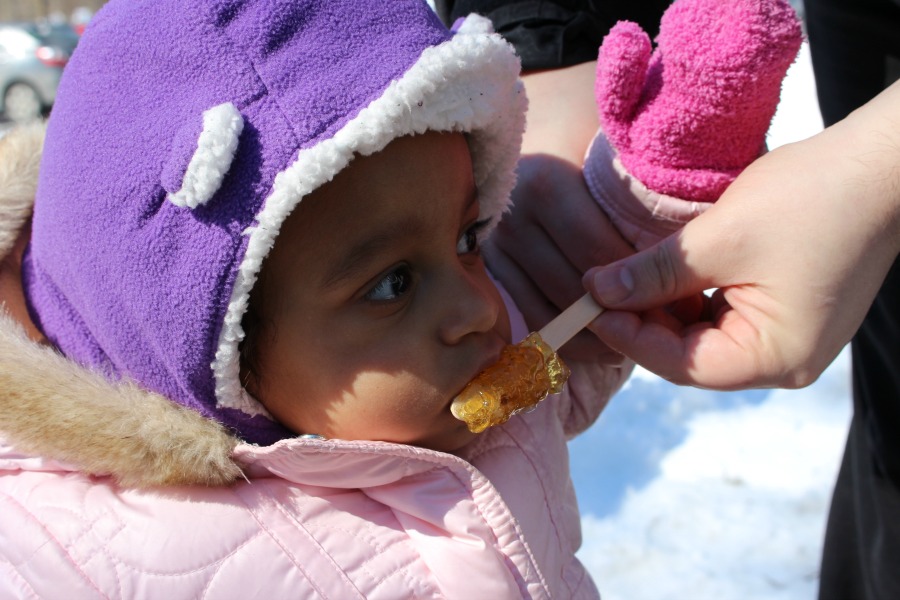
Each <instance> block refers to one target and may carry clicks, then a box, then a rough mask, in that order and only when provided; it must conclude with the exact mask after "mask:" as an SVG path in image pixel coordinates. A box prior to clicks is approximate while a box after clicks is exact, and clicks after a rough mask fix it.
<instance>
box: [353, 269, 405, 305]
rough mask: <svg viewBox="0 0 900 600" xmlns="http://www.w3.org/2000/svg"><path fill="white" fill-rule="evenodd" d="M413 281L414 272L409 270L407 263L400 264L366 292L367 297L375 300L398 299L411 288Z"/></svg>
mask: <svg viewBox="0 0 900 600" xmlns="http://www.w3.org/2000/svg"><path fill="white" fill-rule="evenodd" d="M411 281H412V274H411V273H410V271H409V267H407V266H405V265H403V266H399V267H397V268H396V269H394V270H393V271H391V272H390V273H388V274H387V275H385V276H384V277H382V278H381V280H380V281H379V282H378V283H376V284H375V286H374V287H373V288H372V289H371V290H369V291H368V292H367V293H366V295H365V299H366V300H372V301H375V302H386V301H390V300H396V299H397V298H399V297H400V296H402V295H403V294H405V293H406V292H407V291H408V290H409V285H410V282H411Z"/></svg>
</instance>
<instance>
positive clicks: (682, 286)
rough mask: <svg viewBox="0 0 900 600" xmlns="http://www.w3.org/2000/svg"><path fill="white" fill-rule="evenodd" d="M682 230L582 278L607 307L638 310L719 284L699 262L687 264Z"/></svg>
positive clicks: (590, 271)
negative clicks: (713, 282) (698, 265)
mask: <svg viewBox="0 0 900 600" xmlns="http://www.w3.org/2000/svg"><path fill="white" fill-rule="evenodd" d="M682 233H683V230H682V232H679V233H676V234H673V235H671V236H669V237H667V238H665V239H663V240H662V241H660V242H659V243H657V244H656V245H654V246H651V247H650V248H647V249H646V250H643V251H641V252H638V253H637V254H633V255H632V256H629V257H628V258H624V259H622V260H619V261H616V262H614V263H611V264H609V265H607V266H603V267H594V268H592V269H589V270H588V271H587V272H586V273H585V275H584V278H583V281H582V283H583V285H584V287H585V289H587V290H588V291H589V292H590V293H591V295H592V296H593V297H594V299H595V300H596V301H597V303H598V304H600V305H601V306H603V307H605V308H612V309H619V310H629V311H639V310H647V309H651V308H657V307H661V306H664V305H666V304H669V303H670V302H673V301H675V300H680V299H682V298H686V297H688V296H691V295H694V294H697V293H699V292H702V291H703V290H705V289H707V288H710V287H717V286H715V285H713V284H712V283H711V278H710V277H709V276H708V274H703V273H700V272H699V271H698V269H697V265H689V264H688V260H687V259H688V253H687V252H686V251H685V250H684V248H683V245H682V243H681V238H682V235H681V234H682Z"/></svg>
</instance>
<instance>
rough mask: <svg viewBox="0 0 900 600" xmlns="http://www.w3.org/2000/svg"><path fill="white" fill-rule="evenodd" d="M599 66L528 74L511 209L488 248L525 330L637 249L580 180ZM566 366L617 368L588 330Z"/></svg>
mask: <svg viewBox="0 0 900 600" xmlns="http://www.w3.org/2000/svg"><path fill="white" fill-rule="evenodd" d="M595 68H596V65H595V63H584V64H581V65H576V66H574V67H567V68H563V69H556V70H552V71H542V72H536V73H532V74H529V75H525V76H524V77H523V80H524V81H525V86H526V90H527V93H528V99H529V109H528V125H527V128H526V131H525V139H524V142H523V156H522V159H521V160H520V161H519V167H518V184H517V186H516V189H515V190H514V191H513V209H512V211H511V213H509V214H507V215H504V217H503V220H502V221H501V222H500V224H499V225H498V227H497V230H496V231H495V232H494V234H493V235H492V236H491V239H490V240H488V241H487V242H486V244H485V247H484V254H485V259H486V261H487V264H488V266H489V268H490V270H491V272H492V273H493V274H494V276H495V277H497V278H498V279H499V280H500V281H501V282H502V283H503V285H504V287H505V288H506V289H507V290H508V291H509V293H510V294H511V295H512V297H513V298H514V299H515V300H516V303H517V304H518V306H519V308H520V309H521V310H522V313H523V315H524V317H525V321H526V323H527V324H528V327H529V328H530V329H531V330H532V331H535V330H537V329H540V328H541V327H543V326H544V325H545V324H546V323H547V322H548V321H550V320H551V319H552V318H553V317H555V316H556V315H558V314H559V313H560V311H561V310H563V309H564V308H566V307H567V306H568V305H569V304H571V303H572V302H573V301H575V300H576V299H577V298H578V297H579V296H581V295H583V294H584V288H583V287H582V285H581V276H582V274H583V273H584V272H585V270H587V269H588V268H590V267H592V266H595V265H603V264H607V263H609V262H611V261H613V260H616V259H618V258H622V257H623V256H627V255H628V254H630V253H631V252H633V249H632V248H631V246H630V245H628V244H627V242H625V241H624V240H623V239H622V237H621V236H620V235H619V233H618V231H617V230H616V228H615V227H614V226H613V225H612V224H611V223H610V222H609V220H608V219H607V217H606V215H605V214H604V213H603V211H602V210H601V209H600V208H599V207H598V205H597V203H596V202H595V201H594V200H593V199H592V198H591V196H590V193H589V192H588V189H587V186H586V185H585V183H584V179H583V178H582V175H581V165H582V162H583V160H584V154H585V151H586V150H587V147H588V145H589V144H590V141H591V139H592V138H593V136H594V134H595V133H596V131H597V128H598V123H597V108H596V105H595V103H594V95H593V92H592V90H593V82H594V70H595ZM563 354H564V356H565V357H566V358H567V359H568V360H569V361H573V360H574V361H578V360H583V361H591V362H597V361H599V362H602V363H605V364H619V363H621V361H622V357H621V355H619V354H618V353H616V352H613V351H611V350H610V349H609V348H608V347H606V345H605V344H603V343H602V342H600V341H599V340H598V339H597V338H596V336H593V335H592V334H590V333H589V332H585V333H583V334H579V336H577V337H576V338H575V339H573V340H572V341H571V342H569V343H568V344H566V346H565V347H564V353H563Z"/></svg>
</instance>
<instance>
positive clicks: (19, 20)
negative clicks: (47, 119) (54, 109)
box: [0, 0, 105, 133]
mask: <svg viewBox="0 0 900 600" xmlns="http://www.w3.org/2000/svg"><path fill="white" fill-rule="evenodd" d="M104 2H105V0H4V2H2V3H0V133H2V131H3V130H4V129H6V128H8V127H9V126H11V124H13V123H21V122H27V121H31V120H34V119H37V118H40V117H44V116H46V115H47V114H48V112H49V110H50V107H51V106H53V101H54V100H55V98H56V87H57V85H58V84H59V78H60V76H61V75H62V71H63V68H64V67H65V66H66V63H67V62H68V61H69V57H70V56H71V55H72V51H73V50H74V49H75V46H76V45H77V44H78V37H79V35H81V33H82V32H83V31H84V28H85V26H86V25H87V23H88V22H89V21H90V19H91V17H92V16H93V15H94V13H95V12H97V10H98V9H99V8H100V7H101V6H102V5H103V4H104Z"/></svg>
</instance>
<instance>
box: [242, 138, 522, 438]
mask: <svg viewBox="0 0 900 600" xmlns="http://www.w3.org/2000/svg"><path fill="white" fill-rule="evenodd" d="M488 225H489V221H486V220H481V219H480V218H479V205H478V198H477V191H476V189H475V183H474V177H473V175H472V161H471V159H470V157H469V150H468V146H467V145H466V141H465V138H464V136H463V135H462V134H459V133H432V132H428V133H425V134H423V135H419V136H415V137H403V138H399V139H396V140H394V141H392V142H391V143H390V144H388V146H387V147H386V148H385V149H384V150H382V151H381V152H379V153H377V154H373V155H371V156H367V157H362V158H357V159H355V160H354V161H353V162H352V163H351V165H350V166H349V167H347V168H346V169H344V171H342V172H341V173H339V174H338V175H337V176H336V177H335V178H334V180H332V181H331V182H330V183H327V184H325V185H324V186H322V187H321V188H319V189H317V190H316V191H314V192H312V193H311V194H310V195H309V196H307V197H306V198H304V199H303V202H301V203H300V205H299V206H298V207H297V208H296V209H295V210H294V212H293V213H292V214H291V215H290V216H289V217H288V218H287V220H286V221H285V223H284V225H283V226H282V229H281V233H280V234H279V238H278V242H277V243H276V244H275V247H274V248H273V250H272V252H271V254H270V255H269V256H268V258H267V259H266V262H265V265H264V267H263V274H262V276H261V277H260V281H259V282H258V283H257V285H256V287H255V289H254V290H253V294H252V295H251V301H250V307H251V313H250V314H249V315H248V316H250V317H251V320H252V321H253V322H255V323H258V325H257V326H256V327H254V328H253V329H252V336H251V337H250V339H249V340H247V341H248V342H249V345H250V346H251V347H252V348H253V350H251V351H248V350H246V349H245V351H244V366H245V375H244V381H245V382H246V387H247V389H248V390H249V391H250V392H251V393H252V394H253V396H254V397H256V398H257V399H259V400H260V402H261V403H262V404H263V405H264V406H265V407H266V409H268V411H269V412H270V413H271V414H272V415H273V416H274V417H275V418H276V419H277V420H278V421H279V422H280V423H282V424H284V425H285V426H287V427H288V428H289V429H290V430H291V431H294V432H298V433H300V432H304V433H315V434H318V435H322V436H324V437H326V438H342V439H350V440H385V441H393V442H400V443H407V444H415V445H417V446H423V447H427V448H433V449H436V450H443V451H446V452H454V451H456V450H459V449H460V448H461V447H463V446H464V445H465V444H467V443H469V442H471V441H472V439H473V436H474V434H471V433H469V431H468V428H467V427H466V425H465V423H463V422H462V421H459V420H457V419H455V418H454V417H453V416H452V415H451V413H450V411H449V408H448V407H449V401H450V399H451V398H452V397H453V396H454V394H455V393H456V392H458V391H459V390H460V389H461V388H462V387H463V386H464V385H465V384H466V382H468V381H469V379H471V378H472V376H473V375H474V374H475V373H477V372H478V371H479V370H480V369H481V368H482V367H484V366H485V365H486V364H488V363H490V362H492V361H493V360H495V359H496V358H497V356H498V354H499V352H500V350H501V349H502V348H503V346H504V345H505V344H507V343H509V340H510V326H509V317H508V315H507V312H506V307H505V305H504V304H503V301H502V299H501V298H500V293H499V291H498V290H497V288H496V286H495V285H494V283H493V282H492V281H491V279H490V278H489V277H488V274H487V271H486V270H485V268H484V263H483V262H482V260H481V257H480V256H479V251H478V244H479V236H480V235H482V232H483V230H484V229H485V227H487V226H488ZM247 321H248V319H247V317H245V328H246V322H247Z"/></svg>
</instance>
